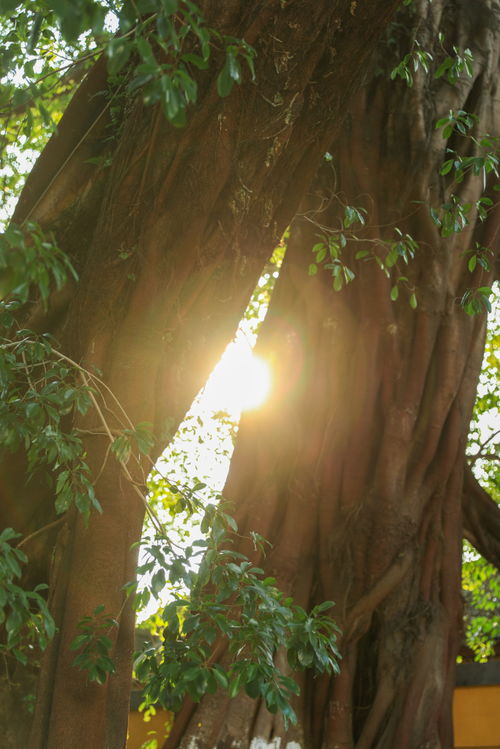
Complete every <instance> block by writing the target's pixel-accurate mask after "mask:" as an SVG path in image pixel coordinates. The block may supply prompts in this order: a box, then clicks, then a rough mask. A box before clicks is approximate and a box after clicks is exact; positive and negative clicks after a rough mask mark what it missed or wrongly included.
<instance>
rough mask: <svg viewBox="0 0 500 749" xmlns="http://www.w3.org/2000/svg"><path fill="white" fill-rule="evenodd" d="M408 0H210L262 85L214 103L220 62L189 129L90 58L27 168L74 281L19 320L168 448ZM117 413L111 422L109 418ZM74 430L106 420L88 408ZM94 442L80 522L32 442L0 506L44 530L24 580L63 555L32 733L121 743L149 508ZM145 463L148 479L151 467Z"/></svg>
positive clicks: (64, 741)
mask: <svg viewBox="0 0 500 749" xmlns="http://www.w3.org/2000/svg"><path fill="white" fill-rule="evenodd" d="M397 4H398V3H397V0H390V1H387V0H385V1H384V0H376V1H375V0H373V2H370V3H365V4H362V6H360V7H358V5H357V4H356V3H352V2H350V0H349V1H348V0H337V2H334V3H332V2H326V0H325V1H324V2H323V1H322V2H314V3H312V2H305V3H280V2H278V0H276V1H273V2H262V3H258V4H257V6H255V4H254V5H252V7H249V6H248V5H247V4H245V3H242V2H237V1H236V0H232V1H231V2H228V3H225V4H224V8H223V11H221V9H220V4H218V3H213V2H208V1H207V2H206V3H204V4H203V5H204V6H205V7H204V11H205V15H206V18H207V21H208V24H209V25H212V26H217V28H218V29H219V30H221V31H222V32H224V33H230V34H233V35H236V36H242V37H244V38H245V39H246V41H247V42H249V43H250V44H253V45H255V47H256V49H257V84H256V85H254V84H252V83H250V82H248V83H245V84H243V85H242V86H241V87H240V88H238V89H237V90H236V91H235V92H234V93H233V94H232V95H231V96H230V97H228V98H227V99H224V100H221V99H220V98H219V97H218V96H217V93H216V87H215V79H216V74H217V72H218V71H217V70H216V67H214V68H213V69H211V70H210V72H209V73H208V74H206V75H205V76H204V77H203V78H200V81H199V84H200V96H199V103H198V105H197V106H196V108H195V109H194V110H193V112H192V113H191V115H190V118H189V124H188V126H187V127H186V128H185V129H184V130H182V131H175V130H174V129H173V128H172V127H171V126H170V125H168V123H167V122H166V121H165V120H164V119H163V117H162V115H161V113H160V111H158V110H156V109H154V108H151V109H147V108H145V107H144V106H143V104H142V103H141V101H140V100H139V99H130V97H127V96H125V94H124V86H123V85H122V86H120V85H119V86H118V87H117V88H115V89H114V90H108V91H107V93H106V89H107V88H108V85H107V81H106V72H105V66H104V63H103V62H102V61H101V62H98V63H97V65H96V67H95V68H94V69H93V71H92V72H91V74H90V75H89V77H88V79H87V80H86V81H85V82H84V84H83V85H82V87H81V88H80V90H79V92H77V94H76V95H75V98H74V100H73V101H72V103H71V105H70V107H69V109H68V111H67V113H66V115H65V116H64V118H63V120H62V121H61V124H60V127H59V131H58V134H57V135H56V136H55V137H54V138H53V139H52V141H51V142H50V143H49V145H48V146H47V149H46V151H45V152H44V154H42V156H41V158H40V160H39V162H38V163H37V165H36V166H35V169H34V171H33V173H32V175H31V176H30V178H29V179H28V182H27V185H26V188H25V191H24V192H23V195H22V196H21V199H20V202H19V204H18V207H17V210H16V213H15V216H14V220H15V221H17V222H18V223H21V222H23V221H25V220H27V219H30V220H35V221H38V222H39V223H40V224H41V225H42V226H43V227H44V228H46V229H50V230H52V231H54V233H55V235H56V238H57V240H58V242H59V244H60V246H61V247H62V248H63V249H65V250H66V251H67V252H68V253H69V255H70V257H71V258H72V260H73V262H74V264H75V266H76V268H77V270H78V272H79V275H80V281H79V283H78V285H77V287H76V288H70V287H69V286H68V288H66V289H65V290H63V291H62V292H61V293H58V294H56V295H54V297H53V299H52V300H51V304H50V307H49V310H48V312H47V313H45V312H43V310H41V309H39V308H37V307H36V305H35V306H34V307H33V308H32V309H31V310H30V314H29V315H28V316H27V318H26V320H25V321H24V323H25V325H26V327H31V328H34V329H36V330H39V331H50V332H52V333H54V334H55V335H56V336H57V337H58V339H59V340H60V341H61V346H62V351H63V352H64V353H65V354H66V355H68V356H70V357H71V358H72V359H73V360H75V361H77V362H78V363H79V364H81V365H82V366H83V367H85V368H87V369H91V368H93V367H97V368H98V369H99V370H100V371H101V372H102V379H103V380H104V382H105V384H106V385H107V386H108V387H109V388H110V389H111V390H112V391H113V393H114V394H115V396H116V397H117V398H118V399H119V401H120V402H121V404H122V405H123V407H124V408H125V410H126V412H127V414H128V416H129V418H130V420H131V421H132V422H133V423H137V422H141V421H149V422H151V423H153V424H154V429H155V435H156V437H157V444H156V452H157V453H158V452H159V451H160V450H161V449H162V448H163V447H164V446H165V444H166V443H167V441H168V431H169V430H168V429H167V428H166V427H167V426H168V427H169V429H170V431H171V429H172V427H175V425H176V424H177V423H178V422H179V420H180V419H181V418H182V416H183V414H184V413H185V411H186V409H187V408H188V406H189V404H190V402H191V400H192V399H193V397H194V395H195V393H196V392H197V390H198V389H199V388H200V386H201V385H202V384H203V382H204V380H205V379H206V376H207V374H208V372H209V370H210V368H211V366H212V365H213V364H214V363H215V361H216V360H217V358H218V356H219V355H220V353H221V352H222V350H223V347H224V346H225V344H226V343H227V342H228V341H229V340H230V338H231V336H232V334H233V332H234V330H235V327H236V325H237V322H238V320H239V318H240V317H241V315H242V312H243V310H244V308H245V305H246V302H247V300H248V298H249V296H250V294H251V292H252V290H253V288H254V286H255V284H256V281H257V279H258V277H259V274H260V271H261V268H262V267H263V265H264V263H265V261H266V259H267V258H268V256H269V254H270V252H271V251H272V248H273V246H274V244H275V243H276V242H277V240H278V239H279V238H280V236H281V234H282V232H283V230H284V228H285V227H286V225H287V224H288V222H289V221H290V220H291V218H292V217H293V215H294V213H295V211H296V209H297V206H298V204H299V201H300V199H301V196H302V194H303V192H304V190H305V189H306V188H307V185H308V184H309V182H310V180H311V178H312V176H313V174H314V171H315V170H316V167H317V163H318V161H319V160H320V158H321V155H322V153H323V152H324V151H325V149H326V147H327V144H328V143H330V142H331V140H332V138H333V137H334V136H335V135H336V134H337V133H338V132H339V126H340V123H341V121H342V117H343V116H344V113H345V107H346V103H347V100H348V98H349V96H350V95H351V93H352V92H353V90H354V89H355V88H356V86H357V85H358V84H359V82H360V80H361V76H362V72H363V66H364V63H365V62H366V61H367V60H368V57H369V53H370V51H371V50H373V48H374V46H375V44H376V41H377V38H378V36H379V35H380V33H381V32H382V30H383V28H384V26H385V24H386V23H387V22H388V20H389V18H390V17H391V15H392V13H393V11H394V9H395V7H396V5H397ZM353 61H355V63H354V62H353ZM332 72H333V73H334V75H332ZM103 91H104V95H103ZM99 93H100V94H101V95H100V96H99ZM95 157H101V161H100V163H99V164H98V165H95V163H94V164H91V163H89V158H92V159H93V161H95ZM109 161H111V166H107V164H108V162H109ZM108 421H109V426H110V428H113V427H117V426H118V420H117V419H116V418H115V416H114V415H113V414H111V415H110V416H109V420H108ZM73 426H76V427H78V428H80V429H83V430H87V431H88V432H99V430H100V431H102V425H101V424H100V423H99V419H98V417H97V415H96V414H95V412H93V413H92V414H90V415H87V416H86V417H82V418H79V419H77V420H76V421H75V423H74V424H73ZM85 447H86V451H87V455H88V462H89V464H90V466H91V468H92V470H93V472H94V476H95V477H96V492H97V495H98V498H99V500H100V502H101V505H102V507H103V510H104V512H103V514H102V516H97V515H93V516H92V517H91V519H90V522H89V525H88V527H85V525H84V523H83V521H82V518H81V517H79V516H78V514H77V513H76V512H73V511H71V512H69V513H68V514H67V516H66V517H65V518H64V522H63V523H62V524H59V525H57V526H54V525H51V523H52V522H53V520H54V518H55V515H54V510H53V498H52V495H51V493H50V492H47V491H45V490H44V489H43V488H42V484H40V485H37V486H36V487H35V486H33V484H32V485H25V484H24V483H23V480H22V477H23V473H24V462H23V458H22V456H16V457H15V458H14V459H13V458H12V457H11V456H7V457H6V458H5V460H4V461H3V469H2V476H1V487H2V494H3V512H4V515H3V518H2V520H3V522H4V523H5V525H12V526H13V527H14V528H15V529H16V530H18V531H21V532H22V533H23V534H28V535H29V534H33V533H35V532H37V531H40V530H41V529H42V528H44V527H46V528H47V529H46V531H43V532H42V533H37V535H36V536H34V537H33V538H32V539H31V540H30V541H29V542H28V543H27V544H26V546H25V550H26V552H27V553H28V554H29V556H30V559H31V565H32V570H31V577H32V579H34V580H36V579H40V578H44V577H45V576H46V574H47V573H48V568H49V566H50V567H51V571H50V587H51V592H50V600H51V605H52V608H53V611H54V614H55V616H56V621H57V625H58V628H59V630H58V634H57V637H56V639H55V641H54V642H53V644H52V645H51V647H50V648H49V650H48V651H47V653H46V656H45V658H44V662H43V666H42V673H41V678H40V683H39V687H38V698H37V707H36V713H35V721H34V727H33V730H32V737H31V743H30V746H31V747H32V748H33V749H35V747H36V748H37V749H38V748H41V747H50V749H67V747H68V746H90V745H92V746H93V747H105V746H106V747H112V748H113V749H115V748H117V747H120V746H123V745H124V742H125V732H126V714H127V704H128V690H129V683H130V664H131V653H132V648H133V612H132V611H131V609H130V607H129V606H128V604H125V603H124V595H123V592H122V590H121V588H122V585H123V584H124V583H125V582H126V581H128V580H130V579H132V578H133V576H134V566H135V552H131V551H130V545H131V544H132V543H133V542H134V541H137V539H138V538H139V536H140V533H141V526H142V520H143V512H144V510H143V506H142V504H141V503H140V501H139V500H138V498H137V496H136V493H135V491H134V488H133V486H132V485H131V484H130V482H127V481H126V480H125V478H124V476H123V473H122V471H121V469H120V467H119V466H118V465H115V464H114V463H113V460H112V459H109V460H108V453H107V442H106V437H105V436H104V435H99V434H94V435H92V436H88V438H86V440H85ZM139 468H142V469H143V470H144V466H142V467H141V466H140V467H139ZM133 478H134V479H135V480H137V481H139V482H142V481H143V479H144V476H143V471H142V470H138V472H137V475H134V477H133ZM101 603H105V604H106V610H107V611H108V612H110V613H111V614H113V615H114V616H115V617H116V618H118V620H119V623H120V624H119V628H118V631H117V633H115V641H114V650H113V654H112V655H113V659H114V661H115V665H116V674H114V675H113V676H112V677H111V678H110V679H109V680H108V682H107V684H106V685H104V686H96V685H92V684H88V683H87V681H86V677H85V675H84V674H82V673H81V672H79V671H77V670H76V669H75V668H74V667H72V665H71V664H72V660H73V657H74V653H71V652H70V651H69V650H68V645H69V643H70V642H71V641H72V639H73V638H74V636H75V634H76V624H77V622H78V620H79V619H80V618H81V617H82V616H84V615H88V614H90V613H91V612H92V611H93V610H94V608H95V607H96V606H97V605H99V604H101Z"/></svg>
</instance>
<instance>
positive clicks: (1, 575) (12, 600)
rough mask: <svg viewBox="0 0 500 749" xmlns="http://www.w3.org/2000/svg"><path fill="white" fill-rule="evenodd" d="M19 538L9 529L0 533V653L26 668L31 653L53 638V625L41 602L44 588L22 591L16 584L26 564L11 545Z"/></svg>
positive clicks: (45, 606)
mask: <svg viewBox="0 0 500 749" xmlns="http://www.w3.org/2000/svg"><path fill="white" fill-rule="evenodd" d="M19 538H20V534H19V533H15V531H14V530H13V529H12V528H5V529H4V530H3V531H2V532H1V533H0V624H1V625H2V626H3V627H5V632H6V640H5V641H4V642H1V643H0V653H2V655H5V654H7V653H10V654H11V655H13V656H14V658H16V659H17V660H18V661H19V662H20V663H23V664H26V663H27V662H28V657H29V656H30V655H31V654H32V652H33V649H34V648H36V649H38V648H41V649H42V650H43V649H44V648H45V646H46V645H47V642H48V640H50V639H51V638H52V637H53V636H54V633H55V624H54V620H53V618H52V615H51V614H50V612H49V609H48V607H47V603H46V601H45V598H44V591H45V590H46V588H47V586H46V585H44V584H39V585H37V586H36V587H35V588H34V589H33V590H24V588H23V587H21V585H20V584H19V583H20V582H21V577H22V565H24V564H26V562H27V561H28V558H27V556H26V554H25V553H24V552H23V551H22V550H21V549H19V548H16V547H15V546H13V545H12V544H13V542H15V541H16V539H19Z"/></svg>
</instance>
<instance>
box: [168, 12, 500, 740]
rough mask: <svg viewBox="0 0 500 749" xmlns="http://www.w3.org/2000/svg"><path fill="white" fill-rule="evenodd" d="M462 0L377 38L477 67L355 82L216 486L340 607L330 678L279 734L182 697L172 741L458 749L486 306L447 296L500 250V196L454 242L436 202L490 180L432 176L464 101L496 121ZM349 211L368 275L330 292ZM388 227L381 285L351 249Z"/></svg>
mask: <svg viewBox="0 0 500 749" xmlns="http://www.w3.org/2000/svg"><path fill="white" fill-rule="evenodd" d="M415 5H416V7H414V6H415ZM473 6H474V13H472V12H471V5H470V4H465V3H457V2H446V0H442V1H441V2H433V3H432V4H430V3H425V2H423V3H417V4H415V3H414V4H413V6H410V10H409V13H410V15H409V16H405V17H403V18H399V19H397V20H398V21H400V23H397V24H396V23H395V24H394V26H393V27H391V28H390V29H389V33H388V37H389V40H390V41H392V42H393V43H395V42H398V41H399V40H398V34H401V33H402V34H403V35H404V38H407V37H406V34H407V33H408V31H406V29H407V30H409V33H410V34H411V37H410V38H411V39H414V38H415V36H416V38H417V39H418V40H419V41H420V43H421V44H422V48H423V49H427V50H429V51H431V52H432V53H433V54H434V56H435V60H436V63H435V64H436V65H437V64H439V62H440V59H439V55H440V53H439V49H438V45H437V31H438V30H442V31H443V33H444V38H445V40H446V42H445V44H446V47H447V48H448V45H450V48H451V45H452V44H455V45H456V46H457V47H458V48H459V49H463V48H464V47H470V48H471V49H472V51H473V53H474V74H473V76H472V77H467V76H460V78H459V81H458V83H457V84H456V85H450V84H449V83H448V82H446V81H444V80H442V79H439V80H436V81H434V80H433V79H432V78H431V77H430V76H429V77H426V76H425V75H424V74H423V73H420V72H419V73H417V74H414V78H415V80H414V84H413V87H412V88H407V87H406V86H405V84H403V83H397V82H393V83H391V82H389V81H388V80H387V77H386V76H381V75H376V76H374V77H372V80H371V81H370V82H369V83H367V84H366V85H365V86H364V87H363V89H362V90H361V91H360V92H359V94H358V95H357V97H356V99H355V102H354V104H353V105H352V106H351V108H350V114H349V118H348V121H347V125H346V127H345V130H344V134H343V136H342V137H341V138H340V139H338V140H337V141H336V142H335V144H334V145H333V147H332V148H330V151H331V152H332V153H333V155H334V161H333V167H332V168H329V169H328V168H327V169H326V170H323V174H322V175H321V178H320V179H319V181H318V183H317V185H318V187H317V190H316V194H315V195H312V196H311V197H310V200H309V202H308V203H307V204H306V205H304V206H303V210H302V218H300V219H299V220H297V221H296V222H295V223H294V225H293V228H292V233H291V239H290V242H289V247H288V250H287V254H286V257H285V261H284V265H283V268H282V271H281V274H280V278H279V279H278V282H277V286H276V290H275V292H274V295H273V298H272V300H271V305H270V309H269V313H268V316H267V318H266V321H265V322H264V326H263V330H262V334H261V337H260V339H259V344H258V346H259V347H260V354H261V355H262V356H265V357H267V358H268V359H269V361H270V362H271V363H272V366H273V368H274V380H275V392H274V394H273V396H272V400H271V402H270V403H269V405H267V406H265V407H263V408H262V409H261V410H260V411H259V412H256V413H254V414H247V415H245V416H244V418H243V420H242V424H241V427H240V431H239V434H238V439H237V444H236V448H235V453H234V457H233V460H232V463H231V469H230V474H229V477H228V481H227V484H226V487H225V490H224V494H225V496H226V497H227V498H228V499H230V500H232V501H234V502H235V504H236V519H237V520H238V524H239V532H240V533H241V534H245V533H248V531H250V530H256V531H258V532H259V533H261V534H263V535H264V536H265V537H266V538H268V539H269V540H271V541H272V543H273V544H274V546H273V549H272V551H271V553H270V554H269V555H268V558H267V559H266V560H264V561H262V560H259V561H260V564H261V566H265V568H266V572H267V573H268V574H272V575H274V576H276V577H277V578H278V582H279V583H280V585H281V586H284V589H285V590H287V591H289V592H290V593H292V594H293V595H294V597H295V598H296V600H297V601H298V603H300V604H301V605H304V606H312V605H314V604H316V603H319V602H320V601H322V600H325V599H327V600H333V601H335V602H336V607H335V609H334V616H335V617H336V619H337V621H338V623H339V625H340V627H341V629H342V637H341V642H340V645H341V653H342V662H341V673H340V675H339V676H337V677H332V678H325V677H322V678H316V679H315V678H314V677H313V675H312V674H310V673H306V674H305V675H302V676H300V677H299V683H300V684H301V687H302V693H301V696H300V697H299V698H297V699H296V703H295V709H296V711H297V715H298V724H297V726H291V727H289V728H288V729H285V727H284V725H283V721H282V720H281V719H280V718H279V717H277V716H273V715H271V714H270V713H268V712H267V711H266V709H265V708H264V706H263V705H262V704H260V703H259V702H254V701H252V700H250V699H249V698H248V697H247V696H245V695H239V696H238V697H236V698H234V699H233V700H229V699H227V698H226V697H224V696H211V697H207V698H204V699H203V700H202V701H201V703H200V704H199V705H198V706H195V705H192V704H186V705H185V707H184V709H183V710H182V711H181V713H180V714H179V716H178V718H177V720H176V722H175V723H174V728H173V732H172V735H171V737H170V738H169V739H168V740H167V742H166V744H165V747H166V748H168V749H174V747H182V748H187V747H189V749H195V748H196V749H208V748H209V747H210V748H212V747H218V749H222V748H224V749H230V748H232V747H242V746H250V747H251V748H252V749H261V748H263V747H274V748H275V749H278V748H279V747H281V749H284V747H288V749H298V748H299V747H303V748H304V749H305V748H307V749H320V748H321V749H341V748H342V749H348V748H349V747H351V748H352V747H355V748H356V749H370V748H371V747H376V748H377V749H417V748H418V749H423V748H424V747H426V748H429V749H430V748H431V747H432V748H433V749H438V748H442V749H451V747H452V746H453V729H452V721H451V699H452V692H453V687H454V677H455V659H456V655H457V651H458V647H459V645H460V641H461V634H462V625H461V615H462V599H461V592H460V591H461V585H460V565H461V547H462V536H463V513H462V487H463V481H464V466H465V459H464V455H465V452H464V451H465V443H466V439H467V429H468V423H469V420H470V415H471V410H472V406H473V401H474V393H475V388H476V383H477V378H478V374H479V370H480V366H481V357H482V349H483V340H484V332H485V315H483V314H481V315H477V316H475V317H470V316H468V315H466V314H465V312H464V311H463V309H462V308H461V306H460V303H459V301H460V299H461V297H462V296H463V294H464V292H465V291H466V289H467V288H468V287H474V288H477V287H479V286H485V285H488V283H489V282H491V277H492V271H487V270H485V269H483V268H479V267H478V268H477V269H476V270H475V271H474V273H473V274H471V273H470V272H469V271H468V269H467V260H466V259H464V256H463V251H464V250H467V249H469V248H473V247H474V246H475V245H474V242H476V241H478V242H480V244H481V245H483V246H487V247H491V248H492V249H494V250H495V251H497V250H498V236H497V235H498V209H497V208H494V209H492V211H491V212H490V214H489V216H488V218H487V220H486V221H484V222H480V221H479V220H478V217H477V214H476V212H475V211H474V210H473V211H472V212H471V213H470V214H469V224H468V226H467V227H466V228H465V230H464V231H463V232H461V233H459V234H455V235H452V236H450V237H449V238H446V239H445V238H443V237H442V236H440V233H439V230H438V228H437V227H436V225H435V224H434V223H433V221H432V220H431V218H430V216H429V208H428V206H429V204H430V205H431V206H432V207H434V208H435V209H436V210H438V211H439V206H440V205H441V203H443V202H444V201H445V200H447V199H449V196H450V193H451V192H454V193H455V194H457V195H459V196H460V197H461V199H462V200H467V201H469V202H474V201H476V200H478V198H479V197H480V195H481V193H482V190H483V184H482V177H474V176H469V177H467V178H466V179H465V180H464V181H463V182H462V183H461V184H458V185H454V184H452V182H451V180H450V178H449V177H446V178H445V177H439V174H438V171H439V167H440V165H441V164H442V162H443V160H444V159H445V158H448V156H447V154H446V148H447V147H451V148H454V149H456V150H457V151H461V149H462V148H464V147H465V148H470V147H471V146H470V142H469V141H466V140H465V139H462V141H460V138H459V137H458V135H457V134H456V133H454V134H453V135H452V136H451V138H450V139H449V140H448V142H447V141H446V140H445V139H443V137H442V133H441V131H436V130H435V128H434V124H435V122H436V120H437V119H439V118H442V117H444V116H446V114H447V113H448V111H449V110H450V109H463V110H466V111H469V112H470V111H474V112H475V113H476V114H477V115H478V116H479V118H480V124H479V125H478V129H479V130H480V132H489V133H491V134H493V135H498V134H499V120H498V113H499V111H498V102H497V101H496V100H495V86H496V76H497V75H498V62H499V49H500V45H499V43H498V36H495V33H494V31H492V29H495V28H496V24H495V23H493V18H494V17H493V15H492V11H491V8H492V5H491V4H490V3H488V2H476V3H474V4H473ZM409 19H411V22H410V20H409ZM385 50H386V52H385V56H384V54H379V56H378V57H377V58H376V60H375V62H374V65H373V69H374V70H376V71H377V72H378V73H380V68H381V67H382V68H383V67H384V65H387V62H386V59H387V57H388V56H389V53H388V52H387V47H386V48H385ZM403 53H404V50H403ZM401 56H402V55H401ZM392 64H393V63H392V61H391V63H390V65H389V69H390V67H391V66H392ZM394 64H395V63H394ZM466 153H467V151H466ZM469 153H470V152H469ZM325 171H326V177H325V176H324V175H325ZM325 187H326V190H325ZM318 193H319V196H318ZM318 200H319V202H320V203H321V204H322V205H323V206H324V205H327V208H326V209H325V208H323V209H322V210H319V209H318V208H317V206H318ZM345 204H347V205H354V206H356V205H358V206H359V205H360V204H361V205H364V206H365V207H366V208H367V210H368V216H369V220H368V224H367V228H366V230H365V231H364V232H363V239H362V240H360V241H352V242H351V243H348V245H347V248H346V249H345V250H344V255H343V258H344V260H345V262H346V263H347V265H349V266H350V267H352V268H354V269H355V270H356V272H357V273H358V274H359V277H358V278H356V279H355V280H354V281H353V282H352V283H351V284H350V285H348V286H347V287H346V288H344V289H343V290H342V291H341V292H339V293H337V292H335V291H333V290H332V279H331V275H330V272H329V271H328V270H326V269H324V268H322V267H320V268H319V270H318V273H317V275H315V276H313V277H309V276H308V265H309V264H310V263H311V262H312V261H313V259H314V256H313V254H312V252H311V249H312V247H313V245H314V244H316V243H317V242H318V235H319V234H324V232H325V229H324V227H338V225H339V223H338V222H339V216H341V215H342V212H343V211H342V205H345ZM314 205H316V209H315V210H314ZM396 226H398V227H400V228H401V230H402V232H403V233H405V232H408V233H409V234H410V235H412V236H413V237H414V238H415V239H416V240H417V241H418V245H419V246H418V250H417V253H416V257H415V259H414V260H413V261H411V262H410V264H409V266H403V267H404V271H403V270H402V269H401V268H398V269H393V271H392V274H391V275H392V278H390V279H389V278H387V277H386V276H385V274H384V273H383V272H382V271H381V270H380V269H379V267H378V266H377V264H376V262H374V261H373V260H372V261H371V262H366V261H365V260H360V261H355V260H354V254H355V253H356V252H357V251H359V250H362V249H367V250H369V251H370V252H374V253H376V254H378V255H379V256H380V257H381V258H383V257H385V254H386V252H387V249H385V250H384V249H383V248H382V247H381V245H380V242H381V240H384V239H388V238H393V237H394V227H396ZM359 235H361V232H358V236H359ZM401 274H403V275H406V276H408V282H407V284H408V286H409V287H414V288H415V289H416V296H417V300H418V306H417V308H416V309H415V310H413V309H412V308H411V306H410V305H409V291H411V288H410V290H409V291H405V286H406V282H402V283H401V284H400V286H401V289H400V294H399V298H398V299H397V301H394V302H393V301H391V299H390V291H391V287H392V286H393V285H394V284H395V280H396V278H397V277H398V275H401ZM469 493H470V492H469ZM464 497H465V499H464V501H465V502H466V503H467V502H468V493H467V492H466V493H465V495H464ZM482 504H483V505H484V502H483V503H482ZM485 512H486V511H485ZM483 516H484V512H483ZM468 517H469V518H472V520H470V524H471V525H472V530H471V532H470V534H469V537H472V535H475V536H478V537H479V536H480V534H479V531H478V527H479V524H480V517H481V516H480V513H479V512H475V513H474V514H472V513H468ZM496 543H497V544H498V539H497V542H496ZM489 548H491V549H494V548H496V547H495V546H494V545H493V544H492V543H491V541H489ZM242 550H244V551H246V552H247V553H251V551H250V549H249V548H247V547H246V546H245V544H242ZM492 554H494V552H493V551H492Z"/></svg>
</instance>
